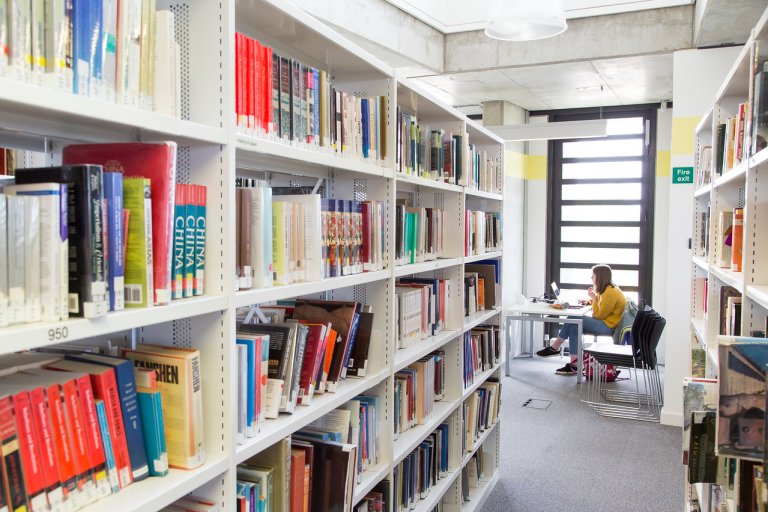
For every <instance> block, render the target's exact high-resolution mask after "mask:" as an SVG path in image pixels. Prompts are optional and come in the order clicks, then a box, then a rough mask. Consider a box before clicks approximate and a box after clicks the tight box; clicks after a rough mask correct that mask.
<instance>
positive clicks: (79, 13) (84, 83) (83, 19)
mask: <svg viewBox="0 0 768 512" xmlns="http://www.w3.org/2000/svg"><path fill="white" fill-rule="evenodd" d="M93 3H95V2H91V0H72V31H73V33H72V71H73V74H74V80H73V92H74V93H75V94H82V95H83V96H87V95H88V87H89V82H90V76H91V71H90V65H91V48H90V42H91V37H90V34H91V14H90V10H91V4H93Z"/></svg>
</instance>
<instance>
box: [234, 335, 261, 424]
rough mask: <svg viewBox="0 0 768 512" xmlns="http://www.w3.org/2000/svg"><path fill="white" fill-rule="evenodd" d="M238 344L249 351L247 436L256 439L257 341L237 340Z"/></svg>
mask: <svg viewBox="0 0 768 512" xmlns="http://www.w3.org/2000/svg"><path fill="white" fill-rule="evenodd" d="M236 343H237V344H238V345H244V346H245V347H246V348H247V350H248V356H247V358H248V375H247V377H246V389H247V390H248V395H247V397H246V402H247V405H246V415H245V416H246V420H245V421H246V426H245V428H246V435H247V436H248V437H254V436H255V435H256V432H255V430H256V420H255V416H256V413H255V405H254V404H255V398H256V396H255V390H256V373H255V372H256V340H254V339H249V338H237V341H236Z"/></svg>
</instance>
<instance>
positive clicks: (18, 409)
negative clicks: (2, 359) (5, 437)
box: [9, 391, 48, 512]
mask: <svg viewBox="0 0 768 512" xmlns="http://www.w3.org/2000/svg"><path fill="white" fill-rule="evenodd" d="M9 394H10V395H11V401H12V403H13V417H14V420H15V421H16V432H17V434H18V439H19V451H20V452H21V464H22V467H23V468H24V484H25V488H26V491H27V499H28V500H29V505H30V510H31V511H33V512H34V511H36V510H45V509H46V508H47V507H48V499H47V497H46V495H45V481H44V478H43V466H42V464H41V463H40V444H39V442H38V439H37V435H36V434H37V430H36V429H35V427H34V420H33V419H32V406H31V405H30V401H29V392H28V391H16V392H15V393H14V392H12V391H11V392H10V393H9Z"/></svg>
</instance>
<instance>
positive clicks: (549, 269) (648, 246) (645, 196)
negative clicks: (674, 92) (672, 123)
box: [530, 104, 660, 303]
mask: <svg viewBox="0 0 768 512" xmlns="http://www.w3.org/2000/svg"><path fill="white" fill-rule="evenodd" d="M659 108H660V105H659V104H646V105H625V106H617V107H602V108H586V109H571V110H558V111H547V112H531V113H530V115H531V116H534V115H546V116H548V120H549V121H550V122H560V121H582V120H594V119H611V118H622V117H642V118H643V119H644V125H645V130H644V132H645V133H644V136H645V140H646V143H645V145H644V146H645V147H644V149H645V150H644V154H643V155H642V156H641V157H639V158H638V157H592V158H563V156H562V149H563V144H564V143H568V142H577V141H579V140H584V139H561V140H550V141H549V142H548V155H549V158H548V159H547V160H548V162H547V181H548V185H549V186H547V213H548V214H547V222H546V226H547V233H546V248H547V250H546V276H545V282H544V289H545V290H547V289H549V283H551V282H552V281H557V282H558V284H559V285H560V288H561V289H574V288H579V289H580V288H581V285H580V284H579V283H565V282H560V280H559V278H560V268H561V267H563V265H562V262H561V261H560V251H559V250H557V249H559V248H560V247H586V248H589V247H600V248H618V249H624V248H637V249H639V251H640V254H639V261H638V264H637V265H626V264H617V265H613V264H612V265H611V268H613V269H614V270H637V271H638V286H623V287H622V289H623V290H625V291H627V292H637V293H638V299H639V302H640V303H650V302H651V298H652V297H653V259H654V258H653V251H654V243H653V242H654V240H653V237H654V205H655V189H656V130H657V111H658V109H659ZM628 138H637V136H636V135H613V136H608V137H605V140H622V139H628ZM600 140H603V139H600ZM638 159H641V161H642V176H641V178H639V179H638V178H617V179H615V180H611V179H589V180H588V183H590V184H592V183H594V184H599V183H617V182H618V183H621V182H624V183H637V182H638V181H639V182H640V185H641V199H640V201H636V200H595V201H589V203H588V204H590V205H637V204H639V205H640V212H641V219H640V221H638V222H635V221H620V222H611V223H610V225H611V227H614V226H615V227H639V228H640V242H639V243H637V244H635V243H609V242H606V243H603V242H594V243H592V242H588V243H582V242H562V240H561V239H560V236H561V235H560V229H559V228H560V227H561V226H578V227H581V226H584V227H590V226H591V227H594V226H604V225H605V223H604V222H599V221H566V222H563V221H561V218H560V217H561V210H560V208H559V207H555V205H559V206H564V205H567V204H574V203H578V204H584V203H585V202H584V201H573V200H566V201H564V200H563V199H562V186H563V185H567V184H574V183H584V180H574V179H567V180H563V178H562V166H563V163H589V162H601V161H612V162H615V161H637V160H638ZM564 161H565V162H564ZM597 263H601V262H599V261H595V262H594V263H589V264H587V263H584V264H582V263H568V264H566V265H565V267H567V268H574V269H590V268H591V267H592V265H593V264H597Z"/></svg>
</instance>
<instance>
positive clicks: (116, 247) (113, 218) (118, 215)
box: [104, 172, 125, 311]
mask: <svg viewBox="0 0 768 512" xmlns="http://www.w3.org/2000/svg"><path fill="white" fill-rule="evenodd" d="M104 196H105V198H106V202H107V220H106V222H107V269H108V271H107V274H108V277H109V282H108V288H109V310H110V311H122V310H123V309H125V268H124V267H123V260H124V256H123V237H124V233H123V176H122V174H118V173H112V172H107V173H104Z"/></svg>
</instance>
